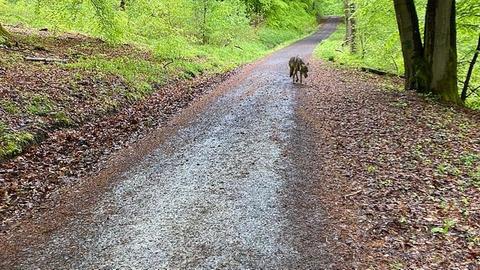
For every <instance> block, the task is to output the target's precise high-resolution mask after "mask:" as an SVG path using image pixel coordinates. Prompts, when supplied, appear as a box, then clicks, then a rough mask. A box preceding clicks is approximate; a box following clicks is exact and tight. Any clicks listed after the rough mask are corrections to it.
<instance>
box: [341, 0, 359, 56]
mask: <svg viewBox="0 0 480 270" xmlns="http://www.w3.org/2000/svg"><path fill="white" fill-rule="evenodd" d="M343 8H344V9H345V28H346V32H345V42H344V43H345V45H346V46H349V47H350V51H351V52H352V53H354V52H356V44H355V35H356V29H355V19H354V18H353V14H354V13H355V4H354V3H351V2H350V1H349V0H344V1H343Z"/></svg>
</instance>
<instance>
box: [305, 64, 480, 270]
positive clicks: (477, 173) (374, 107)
mask: <svg viewBox="0 0 480 270" xmlns="http://www.w3.org/2000/svg"><path fill="white" fill-rule="evenodd" d="M315 69H316V71H317V72H315V75H313V78H312V81H311V84H312V85H311V86H310V87H308V88H302V89H299V92H300V93H299V102H300V104H301V106H299V107H300V109H298V115H299V119H300V120H301V121H300V122H301V123H303V125H305V126H306V127H308V129H309V130H310V136H311V140H312V141H314V142H315V146H314V148H315V149H316V151H315V156H316V157H318V160H317V162H318V164H319V166H321V167H322V173H321V174H320V175H319V176H318V182H319V185H322V189H321V190H322V192H321V194H320V195H321V196H322V198H323V201H324V203H325V207H326V209H327V212H328V213H329V216H330V219H331V220H332V226H331V228H330V230H331V231H330V236H328V237H329V238H330V240H331V241H329V242H330V243H331V246H332V248H333V249H334V250H335V251H336V253H338V254H340V255H341V257H343V259H344V260H345V261H347V262H350V263H351V266H352V267H358V268H360V269H479V268H480V125H479V123H480V115H479V114H478V112H473V111H468V110H466V109H462V108H457V107H449V106H447V105H445V104H440V103H438V102H436V101H435V100H433V99H430V98H428V97H421V96H419V95H417V94H416V93H413V92H402V91H400V90H399V89H401V82H399V81H398V80H394V79H385V78H382V77H379V76H374V75H369V74H365V73H361V72H355V71H345V70H338V69H335V68H329V67H326V66H324V65H321V66H320V65H319V64H318V63H317V64H316V67H315Z"/></svg>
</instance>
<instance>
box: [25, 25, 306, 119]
mask: <svg viewBox="0 0 480 270" xmlns="http://www.w3.org/2000/svg"><path fill="white" fill-rule="evenodd" d="M314 29H315V28H313V27H312V28H311V29H309V31H308V32H306V33H299V32H298V31H292V30H282V29H270V28H264V29H261V30H259V37H258V38H256V39H254V40H251V41H243V42H237V43H236V44H234V45H229V46H224V47H219V46H214V45H196V46H190V48H189V50H190V51H189V52H188V53H181V55H182V56H180V57H179V56H175V57H172V58H166V57H165V51H163V50H160V51H157V50H156V49H154V50H152V54H153V56H152V57H150V58H149V59H134V58H131V57H129V56H121V57H113V58H111V57H107V56H104V55H93V56H89V57H86V58H81V59H79V60H78V61H77V62H75V63H71V64H68V65H67V66H68V67H70V68H72V69H80V70H94V71H96V72H100V73H103V74H110V75H115V76H119V77H121V78H123V79H124V80H125V82H127V84H128V85H129V86H131V87H130V88H129V89H127V90H126V91H125V92H123V93H122V94H123V95H124V96H125V97H126V98H127V99H129V100H132V101H135V100H141V99H143V98H145V97H147V96H148V95H150V94H151V93H152V92H153V91H154V86H155V85H162V84H164V83H166V82H167V81H168V80H169V79H170V78H183V79H188V78H193V77H196V76H199V75H202V74H215V73H223V72H228V71H231V70H233V69H234V68H236V67H238V66H240V65H243V64H245V63H248V62H251V61H254V60H255V59H258V58H260V57H263V56H265V55H267V54H268V53H271V52H272V51H274V50H277V49H279V48H281V47H283V46H286V45H288V44H290V43H292V42H294V41H296V40H298V39H301V38H303V37H305V36H306V35H308V34H310V33H311V32H312V31H313V30H314ZM37 107H38V106H37ZM31 109H32V110H33V111H39V112H41V111H42V110H41V108H38V109H40V110H35V108H31ZM44 109H46V108H44ZM37 113H38V112H37Z"/></svg>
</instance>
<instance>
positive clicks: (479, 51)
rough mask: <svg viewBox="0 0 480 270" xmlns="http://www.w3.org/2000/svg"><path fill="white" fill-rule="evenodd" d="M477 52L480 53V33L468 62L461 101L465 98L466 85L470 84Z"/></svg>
mask: <svg viewBox="0 0 480 270" xmlns="http://www.w3.org/2000/svg"><path fill="white" fill-rule="evenodd" d="M479 53H480V35H478V44H477V49H476V51H475V53H474V54H473V59H472V62H470V67H469V68H468V72H467V78H466V79H465V84H464V85H463V89H462V96H461V99H462V101H465V100H466V99H467V92H468V86H469V85H470V79H471V78H472V73H473V68H474V67H475V64H476V63H477V58H478V54H479Z"/></svg>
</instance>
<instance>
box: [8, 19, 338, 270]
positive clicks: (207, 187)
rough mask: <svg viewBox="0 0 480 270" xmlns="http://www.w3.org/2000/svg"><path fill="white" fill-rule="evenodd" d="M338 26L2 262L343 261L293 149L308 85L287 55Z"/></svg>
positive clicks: (230, 265) (234, 90)
mask: <svg viewBox="0 0 480 270" xmlns="http://www.w3.org/2000/svg"><path fill="white" fill-rule="evenodd" d="M335 26H336V23H335V22H333V21H332V22H327V23H326V24H325V25H324V26H323V27H322V29H321V30H320V31H319V32H318V33H317V34H315V35H313V36H311V37H309V38H307V39H305V40H303V41H301V42H298V43H296V44H294V45H292V46H290V47H288V48H285V49H283V50H281V51H279V52H277V53H275V54H273V55H271V56H269V57H268V58H266V59H264V60H262V61H260V62H259V63H257V64H255V65H254V66H253V67H252V68H250V69H246V70H245V71H243V74H240V75H239V78H240V79H239V78H236V80H235V81H233V82H232V81H227V82H226V83H225V85H224V86H223V87H226V88H228V89H227V90H226V91H224V94H222V95H220V96H219V97H218V98H216V99H215V101H214V102H212V103H210V104H209V105H208V106H206V107H205V109H204V110H203V111H202V112H199V113H198V114H197V115H196V116H195V117H194V118H191V119H188V120H186V121H187V122H188V125H185V126H179V128H178V129H177V130H176V131H175V133H174V136H170V137H168V138H167V139H166V140H165V141H164V142H163V143H162V144H161V145H160V146H159V147H158V148H156V150H154V151H153V152H152V153H151V154H149V155H147V156H146V157H145V158H143V159H142V160H141V161H139V162H138V163H136V164H134V166H132V167H131V168H129V169H127V170H126V171H125V172H124V173H122V174H121V175H119V176H118V177H116V178H117V179H114V180H115V181H114V183H113V184H112V186H111V188H110V189H109V190H108V191H107V192H106V193H104V194H102V195H101V198H99V199H98V200H97V201H95V202H94V203H93V202H92V205H91V206H90V207H89V208H88V209H79V214H78V215H77V217H76V218H75V219H74V220H73V221H71V222H67V223H66V224H65V225H63V226H60V227H56V228H53V229H50V230H46V231H45V232H44V233H43V234H42V237H39V238H38V239H41V240H38V239H37V240H36V241H31V242H30V244H29V245H27V246H23V247H22V248H20V249H19V250H18V253H17V254H15V255H11V254H10V255H9V256H1V258H2V261H1V262H0V268H2V269H329V268H333V266H332V265H333V264H332V258H331V256H330V255H329V252H328V250H326V243H324V242H325V240H322V239H323V238H322V237H321V234H322V227H323V226H324V225H325V223H326V222H327V220H326V218H325V217H324V215H323V209H322V205H321V203H320V202H319V201H318V198H316V197H315V194H314V193H311V192H310V191H309V190H308V187H309V186H310V185H311V183H310V181H311V179H310V178H308V177H305V176H306V175H308V174H305V172H302V171H300V169H299V168H298V167H297V166H296V164H295V162H294V161H293V159H294V158H295V157H296V155H292V154H291V150H292V143H293V142H297V143H298V140H299V138H298V135H297V132H295V130H296V122H295V106H296V104H295V101H296V98H295V95H296V91H298V90H301V89H302V88H303V87H308V86H299V85H293V84H292V83H291V81H290V78H289V77H288V67H287V63H288V59H289V58H290V57H291V56H295V55H299V56H303V57H309V55H310V54H311V52H312V51H313V49H314V48H315V46H316V44H318V42H319V41H320V40H322V39H324V38H325V37H327V36H328V35H329V34H330V33H332V32H333V30H334V29H335ZM219 87H222V86H219ZM179 117H180V118H182V117H183V116H182V115H180V116H179ZM184 117H185V118H190V117H191V116H189V115H185V116H184ZM302 151H303V152H302V155H303V154H308V149H303V150H302ZM297 156H298V154H297ZM301 169H305V168H301Z"/></svg>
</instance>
